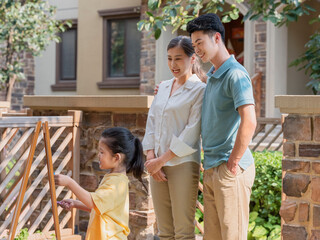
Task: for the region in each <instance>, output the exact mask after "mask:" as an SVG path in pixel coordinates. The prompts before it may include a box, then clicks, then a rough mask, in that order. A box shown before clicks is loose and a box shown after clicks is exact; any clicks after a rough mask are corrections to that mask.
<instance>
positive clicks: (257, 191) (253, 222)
mask: <svg viewBox="0 0 320 240" xmlns="http://www.w3.org/2000/svg"><path fill="white" fill-rule="evenodd" d="M252 155H253V157H254V159H255V165H256V178H255V181H254V185H253V187H252V194H251V202H250V219H249V229H248V232H249V233H248V239H250V240H251V239H259V240H262V239H268V240H276V239H279V240H280V239H281V227H280V221H281V219H280V216H279V210H280V206H281V179H282V169H281V160H282V153H281V152H270V151H264V152H253V153H252Z"/></svg>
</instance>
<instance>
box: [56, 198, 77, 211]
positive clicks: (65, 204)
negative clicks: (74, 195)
mask: <svg viewBox="0 0 320 240" xmlns="http://www.w3.org/2000/svg"><path fill="white" fill-rule="evenodd" d="M57 204H58V205H59V206H60V207H62V208H63V209H65V210H68V211H71V210H72V208H75V207H76V200H73V199H64V200H62V201H58V202H57Z"/></svg>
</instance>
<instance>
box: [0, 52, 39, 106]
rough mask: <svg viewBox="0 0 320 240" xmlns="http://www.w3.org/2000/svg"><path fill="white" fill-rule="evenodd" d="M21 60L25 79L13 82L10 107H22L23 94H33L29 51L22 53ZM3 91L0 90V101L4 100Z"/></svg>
mask: <svg viewBox="0 0 320 240" xmlns="http://www.w3.org/2000/svg"><path fill="white" fill-rule="evenodd" d="M22 62H23V64H24V67H23V73H24V74H25V77H26V78H25V79H21V80H18V81H16V82H15V84H14V86H13V91H12V98H11V109H12V110H18V111H19V110H21V109H22V108H23V96H24V95H34V58H33V56H32V55H31V54H30V53H24V54H23V58H22ZM0 64H3V59H1V57H0ZM5 99H6V93H5V91H3V90H1V91H0V101H5Z"/></svg>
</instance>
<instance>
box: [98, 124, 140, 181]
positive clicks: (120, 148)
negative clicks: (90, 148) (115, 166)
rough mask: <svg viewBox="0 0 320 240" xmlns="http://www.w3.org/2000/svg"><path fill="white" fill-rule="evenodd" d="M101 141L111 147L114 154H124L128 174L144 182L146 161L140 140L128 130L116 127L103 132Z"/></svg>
mask: <svg viewBox="0 0 320 240" xmlns="http://www.w3.org/2000/svg"><path fill="white" fill-rule="evenodd" d="M101 141H102V142H103V143H104V144H106V145H107V146H108V147H109V149H110V150H111V151H112V152H113V154H116V153H122V154H124V155H125V158H124V160H123V164H124V165H125V166H126V172H127V173H131V172H132V173H133V176H134V177H135V178H137V179H138V180H139V181H140V182H142V178H141V176H142V174H143V171H144V159H143V150H142V145H141V142H140V140H139V139H138V138H136V137H135V136H133V135H132V133H131V132H130V131H129V130H128V129H126V128H122V127H114V128H109V129H106V130H104V131H103V132H102V134H101Z"/></svg>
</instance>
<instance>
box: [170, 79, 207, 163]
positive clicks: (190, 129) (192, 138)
mask: <svg viewBox="0 0 320 240" xmlns="http://www.w3.org/2000/svg"><path fill="white" fill-rule="evenodd" d="M204 90H205V85H204V84H201V87H200V89H199V91H198V92H197V93H196V95H195V101H194V103H193V105H192V107H191V109H190V113H189V119H188V124H187V125H186V127H185V128H184V130H183V131H182V132H181V134H180V135H179V136H175V135H173V136H172V139H171V143H170V150H171V151H172V152H173V153H174V154H175V155H177V156H178V157H184V156H187V155H190V154H192V153H194V152H196V151H197V149H194V148H193V146H195V144H196V143H197V142H198V141H199V137H200V124H201V108H202V102H203V95H204Z"/></svg>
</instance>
